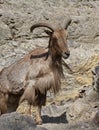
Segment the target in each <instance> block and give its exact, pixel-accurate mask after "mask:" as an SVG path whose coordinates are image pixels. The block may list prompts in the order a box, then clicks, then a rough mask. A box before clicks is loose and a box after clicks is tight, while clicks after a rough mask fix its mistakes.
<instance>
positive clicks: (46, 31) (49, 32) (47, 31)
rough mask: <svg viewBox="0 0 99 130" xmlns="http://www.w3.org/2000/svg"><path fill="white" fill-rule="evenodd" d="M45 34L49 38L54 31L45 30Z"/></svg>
mask: <svg viewBox="0 0 99 130" xmlns="http://www.w3.org/2000/svg"><path fill="white" fill-rule="evenodd" d="M44 32H45V33H46V34H48V35H49V36H52V33H53V32H52V31H49V30H44Z"/></svg>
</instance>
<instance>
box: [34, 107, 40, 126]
mask: <svg viewBox="0 0 99 130" xmlns="http://www.w3.org/2000/svg"><path fill="white" fill-rule="evenodd" d="M41 108H42V106H38V107H37V110H36V118H35V120H36V124H38V125H41V124H42V118H41Z"/></svg>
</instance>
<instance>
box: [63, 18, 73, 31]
mask: <svg viewBox="0 0 99 130" xmlns="http://www.w3.org/2000/svg"><path fill="white" fill-rule="evenodd" d="M71 21H72V20H71V18H68V19H67V21H66V24H65V29H67V27H68V26H69V25H70V23H71Z"/></svg>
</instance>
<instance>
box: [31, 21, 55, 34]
mask: <svg viewBox="0 0 99 130" xmlns="http://www.w3.org/2000/svg"><path fill="white" fill-rule="evenodd" d="M38 27H47V28H48V29H50V30H51V31H52V32H54V28H53V27H52V26H51V25H50V24H48V23H36V24H34V25H32V26H31V27H30V32H32V31H33V30H34V29H35V28H38Z"/></svg>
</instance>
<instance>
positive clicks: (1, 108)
mask: <svg viewBox="0 0 99 130" xmlns="http://www.w3.org/2000/svg"><path fill="white" fill-rule="evenodd" d="M7 99H8V95H7V94H4V93H2V92H0V115H2V114H5V113H6V112H7Z"/></svg>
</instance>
